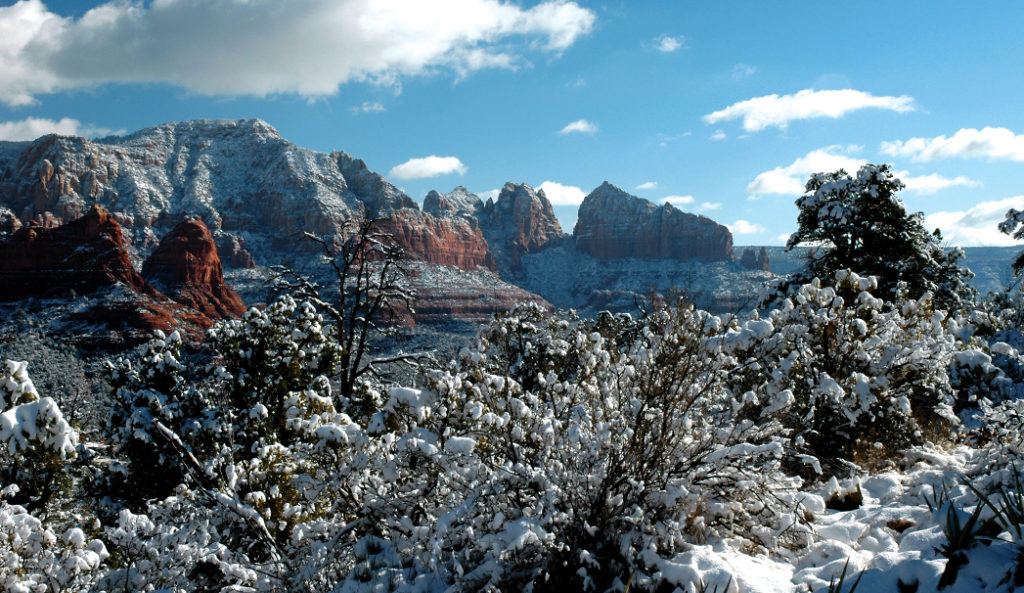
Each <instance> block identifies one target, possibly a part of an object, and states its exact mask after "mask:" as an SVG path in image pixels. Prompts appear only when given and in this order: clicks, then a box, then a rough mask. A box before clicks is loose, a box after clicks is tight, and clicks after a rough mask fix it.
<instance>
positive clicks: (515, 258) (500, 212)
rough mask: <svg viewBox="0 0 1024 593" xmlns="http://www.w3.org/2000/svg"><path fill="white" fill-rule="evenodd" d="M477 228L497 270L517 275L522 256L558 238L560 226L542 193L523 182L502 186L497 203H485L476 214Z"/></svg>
mask: <svg viewBox="0 0 1024 593" xmlns="http://www.w3.org/2000/svg"><path fill="white" fill-rule="evenodd" d="M477 219H478V220H479V224H480V229H481V230H482V231H483V233H484V237H486V238H487V243H488V244H489V245H490V246H491V251H492V252H494V255H495V259H496V260H497V261H498V269H499V270H501V271H502V272H505V273H509V272H511V274H512V276H518V275H520V274H521V272H522V259H523V256H524V255H526V254H529V253H536V252H537V251H540V250H541V249H545V248H546V247H548V246H550V245H552V244H553V243H554V242H556V241H558V240H560V239H561V238H562V236H563V235H562V226H561V225H560V224H559V223H558V218H556V217H555V212H554V210H553V209H552V208H551V202H550V201H548V198H547V196H545V195H544V191H543V190H541V191H535V190H534V189H533V188H532V187H530V186H529V185H527V184H525V183H519V184H515V183H506V184H505V186H504V187H502V188H501V193H500V194H498V199H497V201H495V200H487V202H486V203H485V204H483V205H482V206H481V207H480V208H479V210H478V212H477Z"/></svg>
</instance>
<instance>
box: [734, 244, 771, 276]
mask: <svg viewBox="0 0 1024 593" xmlns="http://www.w3.org/2000/svg"><path fill="white" fill-rule="evenodd" d="M740 264H742V265H743V267H744V268H746V269H748V270H760V271H762V272H771V271H772V266H771V260H770V259H769V257H768V249H767V248H765V247H762V248H761V250H760V251H758V252H757V253H756V254H755V253H754V250H753V248H751V247H747V248H745V249H744V250H743V255H741V256H740Z"/></svg>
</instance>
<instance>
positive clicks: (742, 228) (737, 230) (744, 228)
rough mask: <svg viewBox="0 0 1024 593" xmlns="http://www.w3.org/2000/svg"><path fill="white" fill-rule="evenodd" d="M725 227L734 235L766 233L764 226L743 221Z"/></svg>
mask: <svg viewBox="0 0 1024 593" xmlns="http://www.w3.org/2000/svg"><path fill="white" fill-rule="evenodd" d="M725 226H726V227H728V228H729V232H730V233H732V234H734V235H756V234H758V233H763V232H764V227H763V226H761V225H759V224H757V223H752V222H748V221H746V220H743V219H740V220H737V221H736V222H734V223H732V224H727V225H725Z"/></svg>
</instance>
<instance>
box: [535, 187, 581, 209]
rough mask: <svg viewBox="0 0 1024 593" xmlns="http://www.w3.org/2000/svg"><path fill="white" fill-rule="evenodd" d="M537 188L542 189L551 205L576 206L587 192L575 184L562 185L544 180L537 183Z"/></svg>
mask: <svg viewBox="0 0 1024 593" xmlns="http://www.w3.org/2000/svg"><path fill="white" fill-rule="evenodd" d="M537 189H539V190H544V195H545V196H547V198H548V201H549V202H551V205H553V206H577V205H579V204H582V203H583V198H585V197H587V194H586V193H584V192H583V190H582V189H580V188H578V187H576V186H575V185H562V184H561V183H557V182H555V181H545V182H544V183H542V184H540V185H538V186H537Z"/></svg>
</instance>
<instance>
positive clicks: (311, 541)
mask: <svg viewBox="0 0 1024 593" xmlns="http://www.w3.org/2000/svg"><path fill="white" fill-rule="evenodd" d="M322 327H323V319H322V318H321V316H320V315H319V314H318V313H317V312H316V310H315V309H314V308H313V307H312V306H311V305H310V304H308V303H305V302H299V303H297V302H296V301H294V300H293V299H292V298H290V297H287V296H285V297H282V298H281V299H279V300H278V301H276V302H275V303H273V304H272V305H270V306H269V307H268V308H267V310H266V311H257V310H252V311H250V312H248V313H247V314H246V315H245V316H244V317H243V318H242V319H240V320H237V321H231V322H226V323H223V324H221V325H219V326H217V327H216V328H214V329H212V330H211V331H210V332H209V334H208V341H207V344H206V350H205V351H204V352H203V353H202V356H192V357H184V356H182V354H181V349H182V344H181V339H180V337H179V336H178V335H177V334H176V333H175V334H171V335H170V336H163V335H162V334H161V335H157V336H156V337H155V338H154V339H153V340H151V341H150V342H149V343H148V344H146V345H145V346H144V347H143V348H142V350H141V352H140V356H139V358H138V359H137V360H134V361H132V360H127V359H125V360H122V361H120V362H119V364H118V365H117V367H116V369H115V380H116V381H117V382H118V383H119V384H120V388H119V390H118V396H117V397H118V400H119V401H120V402H121V408H120V410H119V411H118V413H117V414H115V417H114V419H115V425H114V430H113V433H112V435H111V436H112V441H113V444H114V446H115V448H114V454H115V456H116V457H117V460H116V461H115V463H113V464H111V468H112V471H111V472H110V473H111V476H109V477H108V483H109V484H110V485H113V486H116V485H118V484H121V485H123V487H124V488H125V489H126V490H127V491H126V492H124V493H123V495H122V497H121V498H122V500H123V502H126V503H129V505H128V507H127V508H123V507H121V506H119V501H118V500H114V501H112V502H113V505H112V507H110V508H111V509H112V510H115V511H117V510H119V515H118V518H117V521H118V527H117V528H116V529H115V530H114V531H112V532H111V537H112V538H113V540H112V541H113V549H115V551H116V553H117V557H118V559H119V562H120V563H121V565H120V566H121V570H122V572H124V576H125V578H127V579H129V580H132V579H134V580H138V581H139V582H140V583H154V582H157V581H158V580H159V579H158V578H157V575H158V574H163V573H162V571H164V568H163V567H165V565H166V567H167V569H168V570H170V569H171V568H172V567H173V570H171V573H168V574H169V575H170V576H166V575H165V576H166V578H165V577H160V578H165V580H166V583H165V585H160V587H163V586H166V587H172V588H184V589H195V588H198V587H200V586H202V583H201V582H200V581H204V580H205V581H211V582H218V583H229V584H236V585H239V586H257V587H258V588H260V589H267V588H275V587H281V586H288V584H289V583H291V582H292V580H293V579H298V581H296V582H306V583H315V584H317V585H316V587H319V588H320V589H323V588H329V587H328V585H331V586H333V584H334V583H336V582H338V581H340V580H341V578H342V574H343V572H342V571H341V569H339V568H338V566H339V565H345V566H347V565H348V564H349V563H350V562H351V554H350V553H349V552H348V546H347V545H345V544H344V542H342V541H341V540H342V538H343V537H345V534H347V533H349V532H350V531H352V527H346V524H347V523H348V522H350V521H354V520H356V519H358V518H359V516H360V515H359V513H358V510H359V508H360V506H361V504H362V498H363V495H364V494H363V493H364V491H365V492H366V493H367V494H369V493H370V491H368V490H365V489H364V488H363V487H362V480H363V475H364V472H365V469H366V466H367V464H368V463H370V461H371V460H372V456H371V455H370V453H369V452H368V451H367V446H368V445H369V442H368V440H367V439H366V438H365V436H364V434H363V431H362V428H361V427H360V426H359V425H358V424H356V423H355V422H354V421H353V420H352V419H351V418H350V417H349V416H348V415H347V414H345V413H342V412H340V411H338V408H337V407H336V405H335V398H334V397H333V395H332V389H331V385H330V382H329V380H328V379H327V378H326V377H325V375H330V374H331V373H332V372H333V371H334V369H335V367H336V364H337V358H338V348H337V346H336V343H334V342H332V341H331V339H330V338H329V337H327V336H326V335H325V334H324V332H323V330H322ZM154 472H156V475H154ZM154 478H156V479H155V480H154ZM109 493H110V494H111V495H112V496H114V495H115V494H116V490H115V489H113V488H112V489H111V490H110V492H109ZM140 494H141V496H140ZM115 498H116V497H115ZM126 513H127V514H126ZM131 513H136V514H131ZM150 523H152V524H153V525H154V526H155V527H151V526H150ZM132 546H134V547H132ZM169 546H177V547H175V548H174V549H175V552H174V553H173V554H168V553H167V552H166V551H165V550H166V549H167V548H168V547H169ZM136 548H137V551H135V552H132V551H131V550H133V549H136ZM179 548H180V549H179ZM203 550H206V551H205V552H204V551H203ZM161 554H163V555H164V556H166V558H167V559H166V560H165V558H164V556H161V559H160V561H159V562H155V561H154V562H150V563H149V564H139V563H138V562H135V561H134V560H132V558H136V557H141V556H147V557H151V556H154V555H161ZM133 562H134V565H133V564H132V563H133ZM247 571H248V572H247ZM253 571H255V572H254V573H253ZM150 572H152V574H150ZM250 573H253V574H258V575H261V576H260V577H259V578H258V579H252V578H249V577H248V576H245V578H242V577H239V576H238V575H243V576H244V575H249V574H250ZM328 575H333V577H331V576H328ZM197 579H198V580H197ZM332 579H333V580H332ZM328 581H330V582H329V583H328ZM147 586H148V585H147ZM154 586H156V585H154ZM309 586H310V587H314V585H313V584H310V585H309ZM316 587H314V588H316ZM158 588H159V587H158Z"/></svg>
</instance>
